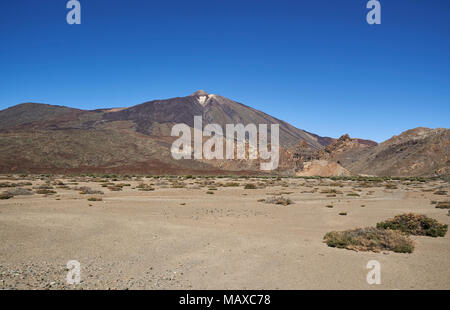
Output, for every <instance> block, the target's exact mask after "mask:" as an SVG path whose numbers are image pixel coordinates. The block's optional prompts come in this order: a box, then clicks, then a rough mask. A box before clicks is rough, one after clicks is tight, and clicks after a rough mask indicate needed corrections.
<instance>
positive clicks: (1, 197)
mask: <svg viewBox="0 0 450 310" xmlns="http://www.w3.org/2000/svg"><path fill="white" fill-rule="evenodd" d="M13 197H14V195H12V194H10V193H7V192H6V193H1V194H0V199H11V198H13Z"/></svg>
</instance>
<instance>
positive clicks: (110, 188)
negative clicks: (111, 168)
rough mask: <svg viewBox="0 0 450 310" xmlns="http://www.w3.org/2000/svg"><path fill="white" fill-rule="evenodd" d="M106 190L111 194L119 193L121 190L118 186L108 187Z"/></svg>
mask: <svg viewBox="0 0 450 310" xmlns="http://www.w3.org/2000/svg"><path fill="white" fill-rule="evenodd" d="M108 189H109V190H110V191H112V192H120V191H121V190H122V187H120V186H108Z"/></svg>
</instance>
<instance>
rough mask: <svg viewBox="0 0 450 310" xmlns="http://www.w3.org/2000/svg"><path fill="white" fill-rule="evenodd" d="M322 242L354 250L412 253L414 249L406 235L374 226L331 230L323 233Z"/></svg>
mask: <svg viewBox="0 0 450 310" xmlns="http://www.w3.org/2000/svg"><path fill="white" fill-rule="evenodd" d="M324 242H325V243H326V244H327V245H328V246H330V247H336V248H342V249H348V250H354V251H372V252H380V251H394V252H397V253H412V252H413V250H414V243H413V241H412V240H410V239H409V238H408V236H407V235H405V234H403V233H401V232H399V231H394V230H385V229H379V228H374V227H368V228H357V229H353V230H347V231H332V232H329V233H327V234H326V235H325V237H324Z"/></svg>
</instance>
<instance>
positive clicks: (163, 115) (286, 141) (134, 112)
mask: <svg viewBox="0 0 450 310" xmlns="http://www.w3.org/2000/svg"><path fill="white" fill-rule="evenodd" d="M196 115H200V116H202V117H203V123H204V125H205V124H212V123H214V124H219V125H221V126H222V128H225V125H226V124H237V123H241V124H244V125H247V124H250V123H253V124H256V125H258V124H279V125H280V144H281V145H282V146H283V147H286V148H288V147H291V146H293V145H295V144H298V143H299V141H301V140H303V141H305V142H306V143H307V144H308V145H309V146H310V147H311V148H313V149H320V148H321V147H322V144H321V143H320V142H319V138H320V137H319V136H315V135H312V134H310V133H307V132H305V131H303V130H300V129H298V128H295V127H293V126H291V125H290V124H288V123H286V122H283V121H281V120H279V119H276V118H274V117H272V116H270V115H268V114H266V113H263V112H261V111H258V110H255V109H253V108H250V107H248V106H246V105H243V104H241V103H238V102H235V101H233V100H230V99H227V98H225V97H222V96H218V95H210V94H208V93H206V92H204V91H198V92H196V93H194V94H192V95H191V96H188V97H178V98H172V99H167V100H155V101H150V102H146V103H143V104H140V105H137V106H134V107H131V108H128V109H124V110H121V111H117V112H110V113H106V114H105V115H104V119H105V120H109V121H117V120H129V121H133V122H134V123H135V124H136V130H137V131H138V132H141V133H145V134H150V135H151V134H154V133H155V132H154V129H155V125H159V124H164V123H169V124H173V123H185V124H187V125H189V126H191V127H193V126H194V116H196ZM158 129H159V127H158ZM269 129H270V126H269ZM166 135H170V133H169V132H167V133H166Z"/></svg>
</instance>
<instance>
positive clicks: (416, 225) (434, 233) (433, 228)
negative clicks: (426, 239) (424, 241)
mask: <svg viewBox="0 0 450 310" xmlns="http://www.w3.org/2000/svg"><path fill="white" fill-rule="evenodd" d="M377 228H379V229H392V230H399V231H401V232H404V233H407V234H411V235H416V236H430V237H444V236H445V234H446V233H447V230H448V225H444V224H440V223H439V222H438V221H436V220H435V219H432V218H429V217H427V216H425V215H420V214H414V213H408V214H402V215H397V216H396V217H394V218H393V219H389V220H387V221H385V222H380V223H378V224H377Z"/></svg>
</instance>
